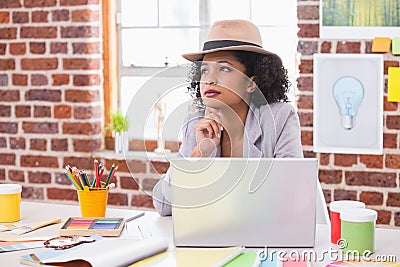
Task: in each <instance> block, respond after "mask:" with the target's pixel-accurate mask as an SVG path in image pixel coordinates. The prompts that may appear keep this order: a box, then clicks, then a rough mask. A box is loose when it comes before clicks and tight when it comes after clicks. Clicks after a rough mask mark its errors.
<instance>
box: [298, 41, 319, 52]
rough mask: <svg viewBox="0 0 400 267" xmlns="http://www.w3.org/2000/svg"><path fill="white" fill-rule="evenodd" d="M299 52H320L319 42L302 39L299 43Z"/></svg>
mask: <svg viewBox="0 0 400 267" xmlns="http://www.w3.org/2000/svg"><path fill="white" fill-rule="evenodd" d="M297 52H299V53H300V54H301V55H314V54H315V53H318V42H311V41H300V42H298V44H297Z"/></svg>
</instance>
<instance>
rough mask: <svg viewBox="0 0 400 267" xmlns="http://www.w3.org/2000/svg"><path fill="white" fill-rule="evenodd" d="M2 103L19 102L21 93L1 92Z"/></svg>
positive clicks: (13, 91)
mask: <svg viewBox="0 0 400 267" xmlns="http://www.w3.org/2000/svg"><path fill="white" fill-rule="evenodd" d="M0 101H7V102H11V101H19V91H16V90H0Z"/></svg>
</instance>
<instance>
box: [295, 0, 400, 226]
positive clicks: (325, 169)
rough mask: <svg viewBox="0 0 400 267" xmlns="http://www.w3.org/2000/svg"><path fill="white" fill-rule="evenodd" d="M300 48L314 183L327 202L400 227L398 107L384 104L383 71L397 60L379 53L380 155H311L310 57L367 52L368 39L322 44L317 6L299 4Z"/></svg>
mask: <svg viewBox="0 0 400 267" xmlns="http://www.w3.org/2000/svg"><path fill="white" fill-rule="evenodd" d="M297 11H298V19H299V22H298V25H299V29H300V30H299V45H298V51H299V53H301V55H302V56H301V65H300V73H301V74H300V78H299V79H298V88H299V92H300V95H299V99H298V108H299V116H300V122H301V126H302V143H303V147H304V153H305V155H306V156H307V157H317V158H319V160H320V172H319V179H320V181H321V183H322V187H323V189H324V194H325V197H326V200H327V202H328V203H329V202H330V201H333V200H343V199H350V200H360V201H363V202H365V203H366V205H367V207H369V208H372V209H375V210H377V211H378V221H377V223H378V224H381V226H385V225H387V226H392V227H393V226H395V227H396V226H397V227H400V190H399V173H400V171H399V167H400V149H399V129H400V114H399V107H398V103H390V102H388V101H387V69H388V67H390V66H395V67H398V66H399V64H400V57H399V56H396V57H395V56H393V55H392V54H391V53H386V54H384V60H385V62H384V72H385V73H384V74H385V80H386V81H385V92H384V95H385V96H384V99H382V101H383V102H384V130H383V132H384V133H383V138H384V141H383V148H384V153H383V155H348V154H333V153H331V154H327V153H313V54H314V53H331V54H339V53H361V54H368V53H371V44H372V40H361V41H360V40H322V39H320V38H319V1H318V0H311V1H302V0H298V9H297Z"/></svg>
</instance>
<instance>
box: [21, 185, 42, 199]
mask: <svg viewBox="0 0 400 267" xmlns="http://www.w3.org/2000/svg"><path fill="white" fill-rule="evenodd" d="M21 197H22V198H24V199H29V200H35V199H41V200H43V199H44V193H43V188H37V187H28V186H23V187H22V193H21Z"/></svg>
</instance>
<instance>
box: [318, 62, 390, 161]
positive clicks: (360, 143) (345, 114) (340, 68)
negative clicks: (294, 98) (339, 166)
mask: <svg viewBox="0 0 400 267" xmlns="http://www.w3.org/2000/svg"><path fill="white" fill-rule="evenodd" d="M383 72H384V71H383V55H382V54H315V55H314V77H313V79H314V80H313V83H314V87H313V88H314V96H313V104H314V116H313V126H314V127H313V140H314V143H313V145H314V148H313V149H314V152H323V153H345V154H382V153H383V90H384V76H383V74H384V73H383Z"/></svg>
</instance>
